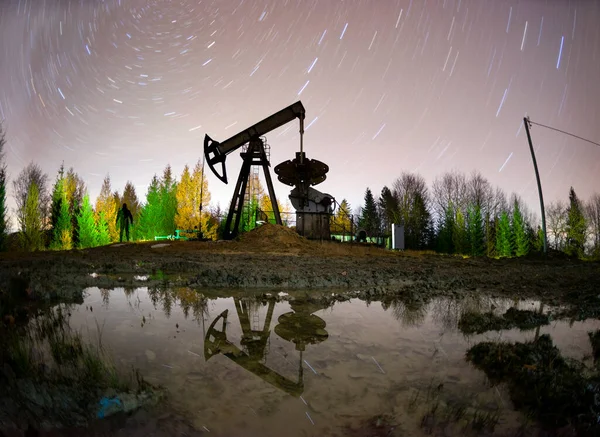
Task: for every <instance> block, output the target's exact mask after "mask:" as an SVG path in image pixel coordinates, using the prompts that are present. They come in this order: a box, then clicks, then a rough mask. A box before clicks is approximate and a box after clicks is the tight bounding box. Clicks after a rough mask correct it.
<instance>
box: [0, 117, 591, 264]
mask: <svg viewBox="0 0 600 437" xmlns="http://www.w3.org/2000/svg"><path fill="white" fill-rule="evenodd" d="M5 144H6V140H5V135H4V131H3V130H2V126H1V125H0V250H6V249H7V247H8V207H7V203H6V199H7V186H8V176H7V168H6V164H5V161H4V154H3V152H4V146H5ZM249 186H251V187H252V190H251V191H252V195H251V196H250V197H251V199H250V200H249V202H248V207H247V208H244V212H243V216H242V220H241V223H242V227H243V229H242V231H247V230H250V229H252V228H253V227H254V226H255V225H256V219H259V220H263V221H271V222H272V221H273V220H274V217H273V212H272V210H273V208H272V207H271V204H270V199H269V197H268V196H267V195H266V193H265V190H264V189H263V187H262V186H261V184H260V181H259V179H258V177H257V176H256V175H252V180H251V183H250V184H249ZM12 188H13V195H14V197H15V200H16V211H15V212H16V219H17V226H18V232H17V235H18V244H19V246H20V247H21V248H22V249H24V250H29V251H32V250H42V249H52V250H67V249H72V248H88V247H95V246H101V245H105V244H110V243H113V242H116V241H118V239H119V232H118V228H117V224H116V218H117V213H118V210H119V208H120V206H121V205H122V204H123V203H127V205H128V207H129V209H130V210H131V212H132V215H133V217H134V226H133V229H132V238H133V240H152V239H154V237H155V236H157V235H170V234H173V233H174V231H175V229H186V230H194V229H201V230H202V231H203V234H204V237H205V238H210V239H217V238H218V237H219V236H220V235H222V232H223V225H224V221H225V220H223V216H224V215H226V213H223V212H222V211H221V210H220V208H219V207H216V208H210V191H209V189H208V188H209V187H208V181H207V179H206V177H205V175H204V174H203V169H202V166H201V163H200V162H198V163H196V165H195V167H194V168H190V167H189V166H188V165H186V166H185V167H184V169H183V172H182V174H181V177H180V178H179V180H178V179H177V178H176V177H175V176H174V175H173V172H172V169H171V167H170V165H167V166H166V167H165V169H164V171H163V173H162V175H160V176H158V175H154V177H153V178H152V180H151V181H150V184H149V186H148V189H147V192H146V196H145V201H141V200H140V199H139V198H138V195H137V193H136V190H135V187H134V185H133V184H132V183H131V182H130V181H128V182H127V183H126V184H125V186H124V188H123V191H122V193H120V192H119V191H118V190H113V187H112V186H111V180H110V177H109V176H108V175H107V176H106V177H105V179H104V181H103V184H102V188H101V190H100V194H99V195H98V197H97V198H96V200H95V203H93V202H92V200H91V199H90V197H89V194H88V192H87V187H86V185H85V182H84V181H83V179H82V178H81V177H80V176H79V175H78V174H77V173H76V172H75V170H74V169H73V168H70V169H68V170H65V168H64V165H61V166H60V168H59V169H58V171H57V175H56V178H55V180H54V182H53V184H52V186H51V187H50V188H49V179H48V176H47V175H46V174H44V172H43V171H42V170H41V168H40V167H39V166H38V165H37V164H35V163H33V162H32V163H30V164H29V165H27V166H26V167H25V168H24V169H23V170H22V171H21V172H20V173H19V175H18V176H17V177H16V178H15V179H14V181H13V182H12ZM279 208H280V210H281V211H282V214H283V216H284V217H285V216H287V215H288V213H289V211H290V205H289V204H288V203H286V204H285V205H279ZM546 216H547V234H548V235H547V240H548V244H549V247H550V248H551V249H552V250H556V251H562V252H565V253H566V254H568V255H571V256H576V257H580V258H584V257H592V258H596V259H598V258H600V195H598V194H594V195H593V196H592V198H591V199H589V201H588V202H584V201H582V200H580V199H579V198H578V197H577V195H576V193H575V190H574V189H573V188H571V189H570V192H569V199H568V202H564V201H559V202H554V203H551V204H549V205H548V206H547V207H546ZM284 220H285V218H284ZM393 223H394V224H402V225H403V226H404V234H405V247H406V248H407V249H414V250H435V251H438V252H441V253H449V254H463V255H470V256H488V257H512V256H524V255H527V254H528V253H530V252H531V251H541V248H542V244H543V233H542V230H541V227H540V226H539V224H538V223H537V221H536V220H535V217H534V216H533V214H531V212H530V211H529V210H528V209H527V207H526V205H525V203H524V202H523V200H522V199H521V198H520V197H519V196H518V195H516V194H512V195H511V196H510V197H509V196H507V195H506V193H504V191H503V190H501V189H500V188H497V187H493V186H492V185H491V184H490V183H489V181H488V180H487V179H486V178H485V177H483V176H482V175H481V174H480V173H478V172H473V173H472V174H471V175H470V176H466V175H465V174H462V173H458V172H455V171H452V172H447V173H445V174H443V175H441V176H439V177H438V178H436V179H435V180H434V181H433V184H432V186H431V188H429V187H428V186H427V184H426V182H425V179H424V178H423V177H422V176H421V175H418V174H415V173H408V172H405V173H402V174H401V175H400V177H398V178H397V179H396V180H395V181H394V182H393V183H392V184H391V185H390V186H389V187H388V186H385V187H383V189H382V190H381V193H380V195H379V196H378V197H377V198H376V197H375V196H374V195H373V193H372V192H371V190H370V189H369V188H367V189H366V192H365V196H364V204H363V205H361V206H360V207H359V208H358V209H357V212H356V213H355V214H352V212H351V207H350V205H349V203H348V202H347V200H345V199H344V200H342V202H341V203H340V204H339V205H337V208H336V213H335V214H334V216H333V217H332V220H331V232H332V234H334V235H337V234H346V235H347V234H355V233H356V231H357V230H364V231H365V232H366V233H367V235H368V236H369V237H370V239H371V240H372V241H383V239H385V238H386V237H388V236H389V235H390V229H391V225H392V224H393Z"/></svg>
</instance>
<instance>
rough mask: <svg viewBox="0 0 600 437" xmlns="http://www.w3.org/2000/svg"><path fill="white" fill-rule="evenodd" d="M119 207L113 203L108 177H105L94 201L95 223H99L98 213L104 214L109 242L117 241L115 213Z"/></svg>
mask: <svg viewBox="0 0 600 437" xmlns="http://www.w3.org/2000/svg"><path fill="white" fill-rule="evenodd" d="M119 206H120V205H118V204H117V202H116V201H115V196H114V194H113V192H112V190H111V188H110V176H108V175H106V177H105V178H104V182H103V183H102V188H101V189H100V194H99V195H98V198H97V199H96V211H95V212H96V223H99V221H100V213H102V212H104V219H105V220H106V222H107V225H108V235H109V237H110V241H111V242H115V241H118V239H119V231H118V230H117V223H116V221H117V212H118V211H119Z"/></svg>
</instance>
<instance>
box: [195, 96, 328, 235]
mask: <svg viewBox="0 0 600 437" xmlns="http://www.w3.org/2000/svg"><path fill="white" fill-rule="evenodd" d="M305 112H306V111H305V109H304V106H303V105H302V102H300V101H297V102H296V103H294V104H292V105H290V106H288V107H287V108H284V109H282V110H281V111H279V112H276V113H275V114H273V115H270V116H269V117H267V118H265V119H264V120H262V121H259V122H258V123H256V124H255V125H253V126H250V127H249V128H247V129H245V130H243V131H241V132H239V133H237V134H235V135H234V136H232V137H231V138H229V139H227V140H225V141H223V142H221V143H220V142H218V141H215V140H213V139H212V138H211V137H209V136H208V134H206V135H205V136H204V155H205V157H206V162H207V163H208V166H209V167H210V169H211V170H212V171H213V173H214V174H215V176H217V178H219V180H221V181H222V182H224V183H227V170H226V167H225V160H226V158H227V155H229V154H230V153H232V152H235V151H236V150H238V149H240V148H241V147H242V146H245V145H246V144H247V145H248V146H247V147H246V148H244V149H243V151H242V153H240V155H241V157H242V159H243V164H242V169H241V170H240V174H239V177H238V180H237V183H236V186H235V191H234V193H233V198H232V199H231V205H230V207H229V213H228V214H227V221H226V223H225V235H224V238H225V239H232V238H235V237H236V236H237V234H238V229H239V224H240V219H241V216H242V210H243V207H244V197H245V192H246V187H247V185H248V179H249V176H250V170H251V168H252V166H257V165H260V166H262V168H263V171H264V174H265V180H266V183H267V190H268V192H269V198H270V199H271V205H272V207H273V215H274V216H275V222H276V223H277V224H279V225H281V224H282V221H281V214H280V212H279V206H278V203H277V199H276V197H275V190H274V189H273V182H272V180H271V174H270V172H269V167H270V163H269V160H268V158H267V154H266V152H265V144H266V141H265V139H264V135H266V134H267V133H269V132H271V131H273V130H275V129H277V128H278V127H281V126H283V125H284V124H286V123H289V122H290V121H293V120H295V119H296V118H297V119H298V120H299V122H300V152H296V157H295V158H294V159H292V160H287V161H284V162H282V163H281V164H279V165H277V166H276V167H275V173H276V174H277V179H278V180H279V181H280V182H282V183H284V184H286V185H288V186H291V187H294V189H293V190H292V191H291V192H290V195H289V198H290V201H291V202H292V205H293V206H294V208H295V210H296V230H297V232H298V233H299V234H300V235H303V236H305V237H307V238H314V239H329V238H330V230H329V218H330V216H331V214H332V213H333V209H334V205H335V199H334V198H333V197H332V196H331V195H329V194H326V193H321V192H320V191H318V190H316V189H314V188H312V186H314V185H317V184H320V183H321V182H323V181H324V180H325V179H326V178H327V172H328V171H329V167H328V166H327V164H325V163H323V162H321V161H317V160H315V159H308V158H307V157H306V154H305V153H304V150H303V149H304V144H303V135H304V118H305ZM219 163H220V164H221V171H220V172H219V171H217V169H216V168H215V166H216V165H217V164H219ZM232 224H233V226H232Z"/></svg>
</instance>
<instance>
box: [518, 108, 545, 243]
mask: <svg viewBox="0 0 600 437" xmlns="http://www.w3.org/2000/svg"><path fill="white" fill-rule="evenodd" d="M523 123H524V124H525V132H527V141H529V150H531V159H532V160H533V168H534V169H535V177H536V179H537V186H538V192H539V194H540V208H541V209H542V232H543V233H544V255H547V254H548V243H547V241H548V239H547V237H546V210H545V209H544V196H543V195H542V183H541V182H540V172H539V171H538V166H537V161H536V160H535V152H534V150H533V143H532V142H531V134H530V133H529V123H530V122H529V117H524V118H523Z"/></svg>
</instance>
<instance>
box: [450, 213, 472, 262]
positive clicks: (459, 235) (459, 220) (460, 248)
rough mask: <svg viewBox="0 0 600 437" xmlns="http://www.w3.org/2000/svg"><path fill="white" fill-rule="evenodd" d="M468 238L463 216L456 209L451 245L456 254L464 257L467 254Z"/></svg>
mask: <svg viewBox="0 0 600 437" xmlns="http://www.w3.org/2000/svg"><path fill="white" fill-rule="evenodd" d="M468 238H469V236H468V233H467V223H466V221H465V216H464V215H463V213H462V211H461V210H460V209H458V210H457V211H456V218H455V220H454V229H453V231H452V243H453V245H454V250H455V252H456V253H459V254H461V255H464V254H466V253H468V252H469V240H468Z"/></svg>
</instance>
